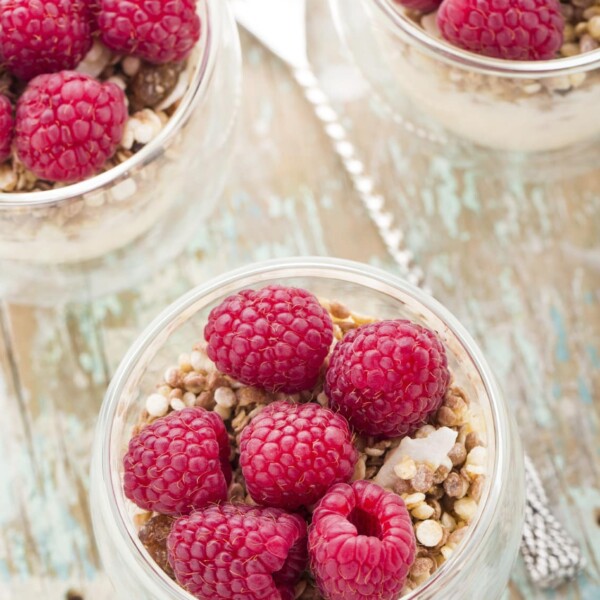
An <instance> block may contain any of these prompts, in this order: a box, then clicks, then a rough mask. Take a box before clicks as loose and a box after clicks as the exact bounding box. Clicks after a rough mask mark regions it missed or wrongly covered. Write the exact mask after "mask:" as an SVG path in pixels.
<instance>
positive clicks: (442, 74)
mask: <svg viewBox="0 0 600 600" xmlns="http://www.w3.org/2000/svg"><path fill="white" fill-rule="evenodd" d="M400 1H401V0H397V1H396V0H357V2H352V3H348V2H343V1H342V0H330V5H331V7H332V11H333V14H334V18H335V22H336V26H337V29H338V31H339V33H340V35H341V36H342V38H343V39H344V42H345V44H346V45H347V47H348V49H349V50H350V53H351V54H352V56H353V58H354V60H355V62H356V64H357V65H358V67H359V68H360V70H361V72H362V74H363V75H364V77H365V78H366V79H367V81H368V82H369V83H370V84H371V85H372V87H373V88H374V90H375V91H376V92H377V93H378V95H379V96H380V97H381V98H383V100H384V101H385V103H386V104H387V105H388V107H389V108H390V109H391V110H392V111H393V113H394V114H395V116H396V118H397V120H398V121H400V122H401V123H403V124H404V125H405V126H406V127H407V129H408V130H409V131H410V133H411V134H412V135H413V136H414V137H415V140H418V139H423V140H427V141H428V143H429V142H432V143H433V144H434V145H435V146H436V147H438V148H440V149H441V151H443V152H444V153H445V154H446V155H448V154H450V155H452V154H451V153H452V152H453V151H455V150H457V151H458V152H457V154H456V155H457V157H460V156H470V157H471V158H473V160H475V161H476V162H477V161H479V162H481V161H483V160H484V159H485V158H486V157H488V158H489V159H490V161H489V163H487V164H490V165H492V166H493V167H494V168H495V167H497V166H498V160H502V159H507V160H511V157H512V158H513V159H515V158H516V156H517V155H518V156H521V157H523V158H525V159H528V160H536V159H538V158H542V157H545V156H547V157H548V164H549V165H551V166H552V167H553V168H555V167H556V164H557V163H558V162H560V163H561V167H564V163H565V161H566V160H567V159H568V158H569V157H572V156H576V157H577V160H578V161H579V162H580V163H581V164H580V166H586V165H587V166H588V167H589V166H594V165H595V164H597V158H598V156H597V153H596V150H597V147H598V140H599V139H600V121H599V120H598V119H595V118H593V114H594V110H595V106H597V104H598V101H599V100H600V50H599V49H598V47H599V42H600V16H598V14H600V11H599V10H598V7H597V6H595V3H594V2H592V1H589V2H572V3H571V2H565V3H561V10H562V11H563V13H564V19H565V22H564V33H563V41H564V43H563V44H562V46H561V47H560V50H559V51H558V52H557V53H556V57H555V58H552V59H548V60H506V59H503V58H490V57H489V56H484V55H480V54H476V53H474V52H470V51H467V50H464V49H462V48H459V47H457V46H454V45H452V44H450V43H448V42H447V41H445V40H444V39H443V38H442V36H441V34H440V31H439V29H438V26H437V23H436V11H435V10H433V12H431V13H428V14H421V13H417V12H415V11H410V10H406V9H404V8H403V7H402V6H400V4H399V2H400ZM406 1H407V0H404V1H403V2H402V3H403V4H405V3H406ZM429 4H430V5H432V4H435V2H433V3H429ZM438 4H439V3H438ZM540 164H545V163H544V162H543V161H541V162H540Z"/></svg>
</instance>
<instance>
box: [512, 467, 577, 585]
mask: <svg viewBox="0 0 600 600" xmlns="http://www.w3.org/2000/svg"><path fill="white" fill-rule="evenodd" d="M525 486H526V490H527V498H526V503H525V527H524V528H523V537H522V539H521V554H522V555H523V560H524V561H525V565H526V567H527V570H528V572H529V575H530V576H531V579H532V580H533V582H534V583H535V584H536V585H538V586H540V587H542V588H555V587H557V586H559V585H561V584H562V583H564V582H565V581H568V580H569V579H572V578H574V577H576V576H577V574H578V573H579V571H580V570H581V569H583V568H584V566H585V560H584V558H583V555H582V554H581V549H580V548H579V546H578V545H577V544H576V543H575V541H574V540H573V539H572V538H571V537H570V536H569V535H568V534H567V532H566V531H565V530H564V528H563V526H562V525H561V524H560V523H559V522H558V521H557V520H556V517H555V516H554V515H553V514H552V513H551V512H550V509H549V508H548V504H549V503H548V498H547V496H546V492H545V490H544V487H543V485H542V481H541V479H540V476H539V474H538V472H537V470H536V469H535V467H534V465H533V463H532V462H531V459H530V458H529V457H528V456H526V457H525Z"/></svg>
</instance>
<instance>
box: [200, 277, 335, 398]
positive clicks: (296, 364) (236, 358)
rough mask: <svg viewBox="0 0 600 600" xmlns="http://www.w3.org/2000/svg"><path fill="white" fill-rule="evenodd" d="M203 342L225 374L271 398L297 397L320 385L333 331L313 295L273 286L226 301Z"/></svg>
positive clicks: (214, 313) (213, 315)
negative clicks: (275, 393) (277, 393)
mask: <svg viewBox="0 0 600 600" xmlns="http://www.w3.org/2000/svg"><path fill="white" fill-rule="evenodd" d="M204 338H205V339H206V341H207V342H208V348H207V352H208V356H209V357H210V359H211V360H213V361H214V362H215V363H216V365H217V368H218V369H219V370H220V371H222V372H223V373H226V374H227V375H229V376H231V377H233V378H235V379H237V380H238V381H241V382H242V383H245V384H246V385H252V386H255V387H261V388H264V389H266V390H268V391H271V392H273V391H281V392H287V393H295V392H300V391H303V390H308V389H310V388H312V387H313V386H314V385H315V383H316V382H317V379H318V377H319V370H320V369H321V365H322V364H323V361H324V360H325V357H326V356H327V353H328V352H329V347H330V346H331V342H332V340H333V325H332V323H331V318H330V316H329V314H328V313H327V311H326V310H325V309H324V308H323V307H322V306H321V305H320V304H319V302H318V300H317V299H316V298H315V297H314V296H313V295H312V294H311V293H310V292H307V291H306V290H302V289H298V288H288V287H283V286H280V285H270V286H268V287H265V288H262V289H260V290H257V291H254V290H244V291H242V292H239V293H238V294H235V295H234V296H230V297H229V298H226V299H225V300H224V301H223V302H222V303H221V304H220V305H219V306H217V307H216V308H215V309H213V311H212V312H211V313H210V315H209V317H208V323H207V325H206V327H205V329H204Z"/></svg>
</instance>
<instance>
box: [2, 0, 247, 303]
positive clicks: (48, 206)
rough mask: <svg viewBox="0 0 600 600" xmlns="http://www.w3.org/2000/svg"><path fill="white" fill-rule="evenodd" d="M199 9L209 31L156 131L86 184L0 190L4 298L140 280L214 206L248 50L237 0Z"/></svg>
mask: <svg viewBox="0 0 600 600" xmlns="http://www.w3.org/2000/svg"><path fill="white" fill-rule="evenodd" d="M198 10H199V13H200V19H201V21H202V32H203V34H202V37H201V40H200V42H199V43H198V46H197V48H196V49H195V51H194V53H193V54H192V56H191V57H190V59H189V60H188V69H187V70H186V71H185V72H184V73H183V74H182V75H181V80H180V84H179V85H182V88H183V89H182V92H181V93H182V98H181V101H180V103H179V106H178V107H177V109H176V110H175V112H174V113H173V115H172V116H171V117H170V119H169V121H168V123H167V124H166V125H165V127H164V128H163V130H162V131H161V132H160V133H159V134H158V136H157V137H156V138H155V139H153V140H152V141H151V142H150V143H148V144H147V145H146V146H144V147H143V148H142V149H141V150H139V151H138V152H137V153H135V154H133V155H132V156H131V157H130V158H128V159H127V160H125V161H124V162H122V163H120V164H119V165H117V166H116V167H114V168H112V169H110V170H108V171H106V172H104V173H101V174H99V175H97V176H95V177H92V178H90V179H87V180H85V181H82V182H80V183H76V184H73V185H68V186H65V187H61V188H57V189H52V190H48V191H38V192H29V193H0V297H3V298H8V299H10V300H16V301H19V302H27V303H40V304H53V303H55V302H57V301H61V300H73V299H77V298H79V297H84V298H89V297H90V296H95V295H97V294H100V293H108V292H113V291H116V290H118V289H120V288H122V287H125V286H129V285H132V284H134V283H135V282H136V281H139V280H140V279H142V278H143V277H144V276H146V275H147V274H148V273H149V272H154V271H156V270H157V269H158V268H159V267H160V266H161V265H162V264H164V263H166V262H167V261H169V260H171V259H172V258H174V257H175V256H176V255H177V253H178V252H179V251H181V250H182V248H183V246H184V245H185V243H186V242H187V241H188V240H189V238H190V236H191V234H193V233H194V232H195V231H197V229H198V226H199V224H200V223H201V222H202V220H203V219H205V218H206V217H207V215H209V213H210V212H211V210H212V209H213V208H214V204H215V202H216V200H217V198H218V197H219V195H220V193H221V192H222V189H223V186H224V184H225V179H226V175H227V171H228V166H229V163H230V158H231V155H232V151H233V142H234V132H235V122H236V115H237V112H238V105H239V99H240V94H241V51H240V45H239V38H238V33H237V28H236V26H235V21H234V19H233V16H232V14H231V12H230V10H229V7H228V3H226V2H222V0H203V1H202V2H199V3H198ZM185 78H187V82H189V83H188V84H187V88H186V87H185V86H186V79H185ZM176 89H177V88H176Z"/></svg>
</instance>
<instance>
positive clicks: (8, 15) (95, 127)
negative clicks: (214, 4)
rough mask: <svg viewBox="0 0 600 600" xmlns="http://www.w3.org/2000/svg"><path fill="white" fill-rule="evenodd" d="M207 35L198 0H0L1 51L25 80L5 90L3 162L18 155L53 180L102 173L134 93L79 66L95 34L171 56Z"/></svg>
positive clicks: (120, 49) (154, 55) (151, 54)
mask: <svg viewBox="0 0 600 600" xmlns="http://www.w3.org/2000/svg"><path fill="white" fill-rule="evenodd" d="M199 38H200V19H199V17H198V14H197V12H196V0H176V1H175V0H169V1H148V0H126V1H125V0H0V61H1V65H2V69H4V70H6V71H8V72H10V73H11V74H12V75H13V76H14V77H15V78H17V80H18V81H17V82H15V84H13V86H12V87H13V88H14V89H11V90H4V92H5V93H2V94H0V162H4V161H5V160H7V159H8V158H9V156H11V155H14V156H15V157H16V158H17V159H18V160H19V161H20V162H21V163H23V165H24V166H25V167H26V168H27V169H29V170H30V171H32V172H33V173H34V174H35V175H36V176H37V177H38V178H39V179H43V180H47V181H52V182H61V183H72V182H76V181H81V180H83V179H86V178H87V177H90V176H92V175H95V174H96V173H98V171H99V170H100V169H101V168H102V166H103V165H104V164H105V163H106V161H107V160H108V159H109V158H111V157H112V156H113V154H114V153H115V151H116V149H117V147H118V145H119V143H120V141H121V138H122V136H123V129H124V126H125V122H126V119H127V103H126V99H125V94H124V93H123V91H122V90H121V88H120V87H118V86H117V85H116V84H114V83H110V82H100V81H97V80H96V79H94V78H93V77H89V76H88V75H84V74H82V73H78V72H77V71H75V70H74V69H76V68H77V66H78V65H79V63H80V62H81V61H82V60H83V58H84V57H85V55H86V54H87V52H88V51H89V50H90V48H91V47H92V44H93V41H94V39H98V40H99V41H100V42H101V43H102V44H104V45H105V46H106V47H108V48H109V49H110V50H112V51H114V52H115V53H119V54H123V55H130V56H136V57H139V58H140V59H143V60H145V61H147V62H149V63H153V64H163V63H167V62H180V61H183V60H185V59H186V58H187V57H188V56H189V54H190V52H191V51H192V49H193V47H194V45H195V44H196V42H197V41H198V40H199ZM12 100H16V101H15V106H13V102H12Z"/></svg>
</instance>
